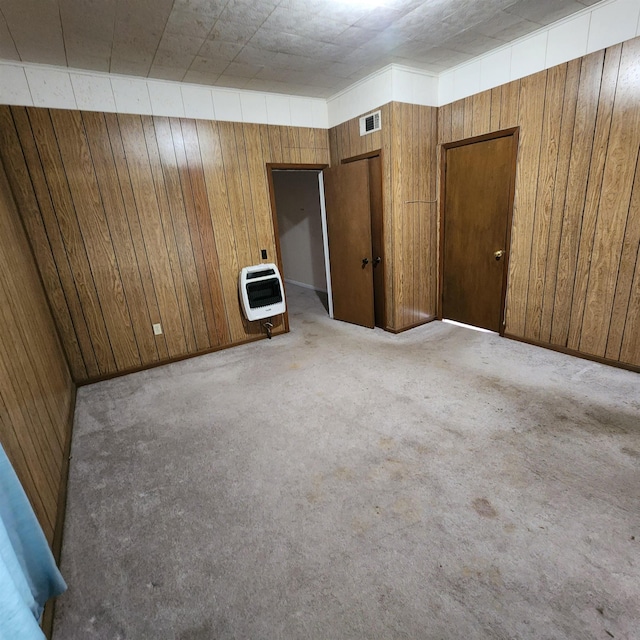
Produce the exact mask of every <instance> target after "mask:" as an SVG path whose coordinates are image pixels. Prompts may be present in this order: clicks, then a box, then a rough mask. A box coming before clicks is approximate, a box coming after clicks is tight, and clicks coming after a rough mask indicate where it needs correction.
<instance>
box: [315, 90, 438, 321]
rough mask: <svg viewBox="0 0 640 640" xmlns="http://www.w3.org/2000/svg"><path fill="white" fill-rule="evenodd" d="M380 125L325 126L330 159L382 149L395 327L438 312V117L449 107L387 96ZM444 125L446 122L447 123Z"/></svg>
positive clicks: (388, 298)
mask: <svg viewBox="0 0 640 640" xmlns="http://www.w3.org/2000/svg"><path fill="white" fill-rule="evenodd" d="M381 112H382V113H381V115H382V130H381V131H379V132H376V133H374V134H371V135H367V136H360V131H359V125H358V118H353V119H352V120H348V121H347V122H344V123H342V124H340V125H338V126H337V127H333V128H332V129H330V130H329V133H328V140H329V144H330V147H331V161H332V163H334V164H335V163H339V162H340V161H342V160H345V159H349V158H352V157H355V156H358V155H361V154H363V153H369V152H371V151H377V150H379V149H380V150H382V163H383V166H382V178H383V189H382V191H383V229H384V246H385V303H386V320H387V328H389V329H391V330H395V331H401V330H403V329H407V328H409V327H411V326H414V325H416V324H419V323H422V322H426V321H428V320H430V319H432V318H434V317H435V314H436V306H435V305H436V292H437V282H436V279H435V274H436V271H437V208H436V207H435V205H432V204H430V202H431V201H433V200H435V197H436V195H435V189H436V142H437V130H438V123H439V122H443V121H444V120H445V119H447V118H448V121H449V127H448V128H449V129H451V125H450V123H451V118H450V114H451V109H449V110H448V111H447V110H445V111H443V112H441V113H440V114H439V113H438V110H437V109H435V108H432V107H423V106H418V105H410V104H405V103H399V102H391V103H388V104H386V105H383V106H382V107H381ZM445 126H446V125H445Z"/></svg>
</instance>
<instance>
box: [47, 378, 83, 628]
mask: <svg viewBox="0 0 640 640" xmlns="http://www.w3.org/2000/svg"><path fill="white" fill-rule="evenodd" d="M72 385H73V390H72V393H71V402H70V403H69V414H68V416H67V423H66V425H67V428H66V434H65V443H64V451H63V457H62V470H61V472H60V485H59V487H58V510H57V513H56V526H55V529H54V531H53V542H52V544H51V550H52V552H53V557H54V558H55V560H56V563H57V564H58V565H59V564H60V555H61V553H62V537H63V535H64V519H65V514H66V512H67V486H68V482H69V462H70V460H71V438H72V435H73V418H74V415H75V412H76V396H77V394H78V389H77V387H76V385H75V383H72ZM55 611H56V600H55V598H52V599H51V600H49V601H48V602H47V604H46V605H45V607H44V612H43V614H42V625H41V626H42V631H43V632H44V634H45V636H46V637H47V638H48V639H49V640H51V636H52V635H53V618H54V615H55Z"/></svg>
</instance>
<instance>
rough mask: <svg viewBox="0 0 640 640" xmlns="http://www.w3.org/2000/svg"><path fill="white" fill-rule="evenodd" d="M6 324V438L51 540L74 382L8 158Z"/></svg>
mask: <svg viewBox="0 0 640 640" xmlns="http://www.w3.org/2000/svg"><path fill="white" fill-rule="evenodd" d="M4 115H6V112H5V114H4ZM0 322H1V323H2V335H0V443H1V444H2V446H3V447H4V449H5V451H6V453H7V456H8V457H9V459H10V460H11V463H12V465H13V466H14V468H15V470H16V473H17V475H18V477H19V479H20V481H21V483H22V486H23V487H24V489H25V492H26V494H27V496H28V497H29V499H30V501H31V504H32V506H33V509H34V511H35V513H36V515H37V517H38V520H39V522H40V524H41V525H42V528H43V530H44V532H45V535H46V537H47V539H48V541H49V543H50V544H51V543H52V542H53V536H54V530H55V525H56V518H57V514H58V510H59V508H60V504H59V500H60V489H61V483H62V481H63V478H62V474H63V472H64V471H63V470H64V469H65V464H64V455H65V449H66V445H67V442H68V438H69V429H70V412H71V409H72V406H73V400H74V397H75V387H74V385H73V383H72V381H71V376H70V372H69V368H68V366H67V363H66V360H65V357H64V354H63V351H62V347H61V346H60V343H59V341H58V336H57V333H56V329H55V325H54V320H53V317H52V315H51V312H50V309H49V305H48V304H47V299H46V297H45V293H44V290H43V287H42V282H41V280H40V278H39V275H38V272H37V268H36V265H35V264H34V261H33V258H32V254H31V249H30V247H29V244H28V241H27V238H26V235H25V232H24V229H23V227H22V224H21V222H20V216H19V214H18V210H17V206H16V203H15V200H14V198H13V197H12V193H11V189H10V187H9V184H8V182H7V179H6V177H5V173H4V170H3V166H2V163H0Z"/></svg>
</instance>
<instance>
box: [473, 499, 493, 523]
mask: <svg viewBox="0 0 640 640" xmlns="http://www.w3.org/2000/svg"><path fill="white" fill-rule="evenodd" d="M471 504H472V505H473V508H474V509H475V510H476V513H477V514H478V515H479V516H482V517H483V518H496V517H497V516H498V512H497V511H496V510H495V509H494V508H493V505H492V504H491V503H490V502H489V501H488V500H487V499H486V498H476V499H475V500H474V501H473V502H472V503H471Z"/></svg>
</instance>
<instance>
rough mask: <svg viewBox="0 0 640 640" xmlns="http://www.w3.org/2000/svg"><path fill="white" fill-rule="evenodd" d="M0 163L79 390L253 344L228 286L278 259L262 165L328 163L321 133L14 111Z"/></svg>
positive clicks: (3, 129) (1, 142)
mask: <svg viewBox="0 0 640 640" xmlns="http://www.w3.org/2000/svg"><path fill="white" fill-rule="evenodd" d="M0 153H1V154H2V158H3V160H4V163H5V167H6V170H7V175H8V177H9V181H10V183H11V187H12V190H13V192H14V195H15V198H16V201H17V203H18V208H19V210H20V212H21V214H22V216H23V219H24V222H25V227H26V229H27V233H28V235H29V238H30V240H31V244H32V246H33V248H34V252H35V256H36V260H37V263H38V267H39V269H40V272H41V273H42V277H43V280H44V283H45V288H46V291H47V294H48V296H49V300H50V303H51V307H52V309H53V313H54V316H55V319H56V322H57V324H58V326H59V328H60V333H61V336H62V340H63V345H64V349H65V352H66V354H67V357H68V360H69V363H70V366H71V370H72V373H73V377H74V379H75V380H76V381H78V382H84V381H88V380H94V379H98V378H100V377H103V376H106V375H111V374H115V373H122V372H126V371H130V370H135V369H138V368H141V367H146V366H150V365H153V364H156V363H161V362H166V361H168V360H171V359H174V358H178V357H183V356H187V355H193V354H196V353H202V352H206V351H210V350H212V349H215V348H219V347H223V346H227V345H232V344H237V343H241V342H243V341H246V340H248V339H251V338H253V337H256V336H257V335H259V334H260V332H261V328H260V326H259V324H258V323H248V322H246V321H245V320H244V319H243V317H242V312H241V310H240V305H239V302H238V293H237V286H238V285H237V279H238V273H239V270H240V268H241V267H242V266H245V265H248V264H254V263H259V262H261V254H260V250H261V249H266V250H267V252H268V256H269V259H270V260H275V258H276V254H275V252H276V245H275V239H274V235H273V224H272V219H271V211H270V202H269V192H268V186H267V175H266V163H268V162H274V163H277V162H287V163H328V161H329V151H328V136H327V132H326V131H325V130H321V129H306V128H295V127H278V126H267V125H257V124H240V123H230V122H213V121H201V120H198V121H196V120H188V119H178V118H162V117H150V116H137V115H116V114H110V113H95V112H81V111H66V110H56V109H40V108H24V107H1V108H0ZM154 323H161V324H162V328H163V334H162V335H159V336H155V335H154V333H153V330H152V325H153V324H154ZM282 330H283V326H282V325H280V326H279V327H277V329H276V331H282Z"/></svg>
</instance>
